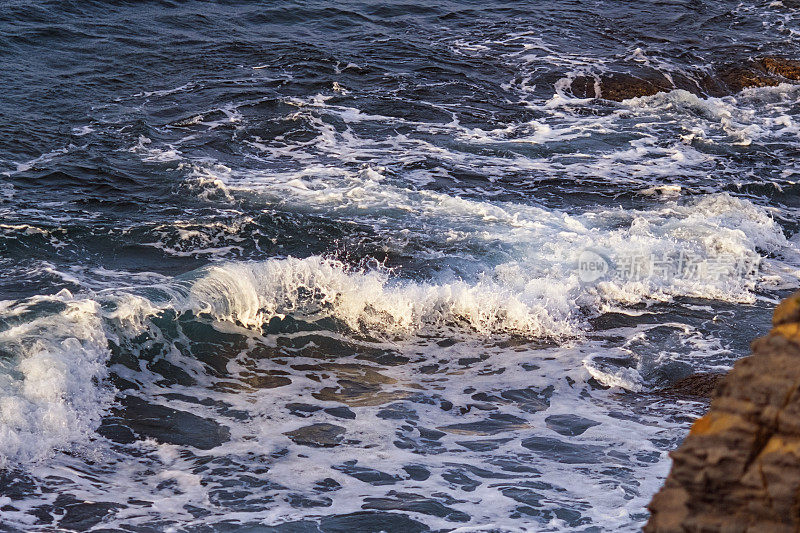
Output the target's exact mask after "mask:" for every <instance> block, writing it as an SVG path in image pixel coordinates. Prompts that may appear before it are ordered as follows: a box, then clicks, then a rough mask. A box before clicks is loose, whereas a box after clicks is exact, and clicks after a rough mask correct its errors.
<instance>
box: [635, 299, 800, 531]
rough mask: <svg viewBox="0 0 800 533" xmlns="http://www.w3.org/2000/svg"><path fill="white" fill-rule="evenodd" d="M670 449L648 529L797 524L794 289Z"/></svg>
mask: <svg viewBox="0 0 800 533" xmlns="http://www.w3.org/2000/svg"><path fill="white" fill-rule="evenodd" d="M773 326H774V327H773V329H772V331H770V333H769V334H768V335H767V336H766V337H762V338H760V339H757V340H756V341H754V342H753V355H751V356H750V357H746V358H744V359H741V360H739V361H738V362H737V363H736V365H735V366H734V368H733V370H731V372H730V373H729V374H728V375H727V376H726V377H725V379H723V380H722V382H721V383H720V385H719V386H718V388H717V390H716V392H715V394H714V398H713V400H712V402H711V408H710V410H709V412H708V414H706V415H705V416H704V417H702V418H700V419H698V420H697V421H696V422H695V423H694V425H693V426H692V429H691V431H690V433H689V436H688V437H687V438H686V440H685V441H684V443H683V444H682V445H681V446H680V448H678V450H676V451H675V452H673V453H672V459H673V466H672V470H671V472H670V474H669V477H668V478H667V480H666V482H665V484H664V487H663V488H662V489H661V491H660V492H658V494H656V495H655V496H654V497H653V500H652V502H651V503H650V506H649V508H650V511H651V513H652V516H651V518H650V521H649V522H648V524H647V526H646V527H645V531H646V532H673V531H675V532H677V531H774V532H780V531H797V530H798V529H800V292H798V293H796V294H794V295H793V296H791V297H789V298H787V299H786V300H785V301H784V302H782V303H781V305H779V306H778V308H777V309H776V310H775V314H774V316H773Z"/></svg>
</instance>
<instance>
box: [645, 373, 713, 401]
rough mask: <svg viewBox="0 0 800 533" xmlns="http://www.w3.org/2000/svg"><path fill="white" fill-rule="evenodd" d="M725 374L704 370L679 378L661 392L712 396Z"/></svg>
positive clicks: (697, 396)
mask: <svg viewBox="0 0 800 533" xmlns="http://www.w3.org/2000/svg"><path fill="white" fill-rule="evenodd" d="M724 376H725V374H717V373H711V372H702V373H697V374H692V375H691V376H687V377H685V378H683V379H679V380H678V381H676V382H675V383H672V384H671V385H670V386H669V387H666V388H664V389H662V390H660V391H658V393H659V394H661V395H664V396H671V397H675V398H687V399H691V398H698V399H701V398H711V395H712V393H713V392H714V390H715V389H716V387H717V385H719V383H720V381H722V378H723V377H724Z"/></svg>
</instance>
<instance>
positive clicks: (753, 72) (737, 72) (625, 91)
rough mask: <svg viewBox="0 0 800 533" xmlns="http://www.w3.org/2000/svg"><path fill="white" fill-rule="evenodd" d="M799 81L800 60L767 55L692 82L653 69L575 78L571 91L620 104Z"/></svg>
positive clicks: (586, 96) (719, 69)
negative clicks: (666, 94)
mask: <svg viewBox="0 0 800 533" xmlns="http://www.w3.org/2000/svg"><path fill="white" fill-rule="evenodd" d="M798 81H800V61H794V60H791V59H785V58H780V57H771V56H768V57H763V58H760V59H756V60H746V61H743V62H740V63H737V64H733V65H720V66H718V67H717V68H716V69H715V71H714V72H713V73H711V74H700V73H698V75H697V76H696V77H695V78H693V79H690V78H688V77H685V76H682V75H678V74H672V75H670V76H669V78H668V77H667V76H665V75H664V74H662V73H660V72H658V71H655V70H636V71H634V72H628V73H622V72H610V73H603V74H597V75H586V76H578V77H576V78H575V79H573V80H572V83H571V85H570V90H571V91H572V94H573V95H574V96H577V97H578V98H603V99H605V100H613V101H616V102H621V101H622V100H627V99H629V98H636V97H639V96H652V95H654V94H656V93H659V92H666V91H672V90H675V89H683V90H686V91H689V92H690V93H693V94H697V95H702V96H725V95H729V94H735V93H737V92H739V91H741V90H742V89H745V88H747V87H768V86H775V85H778V84H780V83H787V82H789V83H793V82H798Z"/></svg>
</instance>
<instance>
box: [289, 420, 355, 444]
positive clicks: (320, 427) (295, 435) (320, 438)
mask: <svg viewBox="0 0 800 533" xmlns="http://www.w3.org/2000/svg"><path fill="white" fill-rule="evenodd" d="M345 431H346V430H345V428H343V427H342V426H336V425H333V424H311V425H310V426H305V427H301V428H299V429H295V430H294V431H288V432H286V433H284V435H286V436H287V437H289V438H290V439H292V441H294V443H295V444H300V445H301V446H311V447H312V448H332V447H334V446H338V445H339V444H340V443H341V442H342V438H343V436H344V434H345Z"/></svg>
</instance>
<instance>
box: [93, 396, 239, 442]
mask: <svg viewBox="0 0 800 533" xmlns="http://www.w3.org/2000/svg"><path fill="white" fill-rule="evenodd" d="M120 404H121V405H122V408H120V409H114V410H112V416H109V417H106V418H105V419H104V420H103V422H102V424H101V425H100V427H99V428H98V430H97V432H98V433H99V434H100V435H102V436H103V437H106V438H107V439H109V440H112V441H114V442H118V443H120V444H130V443H132V442H135V441H137V440H140V439H145V438H151V439H154V440H156V441H157V442H160V443H165V444H176V445H180V446H194V447H195V448H198V449H201V450H210V449H212V448H216V447H217V446H219V445H221V444H223V443H224V442H227V441H228V440H230V430H229V429H228V428H227V427H225V426H223V425H221V424H218V423H217V422H215V421H214V420H211V419H210V418H203V417H200V416H197V415H195V414H192V413H187V412H186V411H179V410H177V409H172V408H171V407H167V406H165V405H158V404H151V403H148V402H146V401H144V400H142V399H141V398H137V397H136V396H127V397H125V398H122V399H121V400H120Z"/></svg>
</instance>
